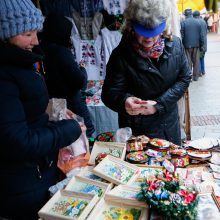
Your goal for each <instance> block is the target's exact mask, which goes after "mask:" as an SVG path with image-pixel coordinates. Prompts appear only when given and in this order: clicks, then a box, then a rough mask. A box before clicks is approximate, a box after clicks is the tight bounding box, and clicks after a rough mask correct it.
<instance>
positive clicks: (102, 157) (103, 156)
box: [95, 152, 108, 165]
mask: <svg viewBox="0 0 220 220" xmlns="http://www.w3.org/2000/svg"><path fill="white" fill-rule="evenodd" d="M107 155H108V154H106V153H102V152H101V153H98V154H97V156H96V158H95V165H98V164H99V163H100V162H101V161H102V160H103V159H104V158H105V157H106V156H107Z"/></svg>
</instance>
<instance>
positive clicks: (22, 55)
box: [0, 41, 43, 67]
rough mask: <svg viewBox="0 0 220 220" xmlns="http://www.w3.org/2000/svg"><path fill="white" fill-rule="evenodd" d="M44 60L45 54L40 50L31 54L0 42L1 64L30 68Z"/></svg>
mask: <svg viewBox="0 0 220 220" xmlns="http://www.w3.org/2000/svg"><path fill="white" fill-rule="evenodd" d="M42 59H43V53H42V52H41V50H40V49H38V48H36V52H35V51H34V52H31V51H28V50H23V49H21V48H19V47H16V46H14V45H11V44H8V43H4V42H2V41H0V64H7V65H11V66H23V67H28V66H33V64H34V63H36V62H38V61H40V60H42Z"/></svg>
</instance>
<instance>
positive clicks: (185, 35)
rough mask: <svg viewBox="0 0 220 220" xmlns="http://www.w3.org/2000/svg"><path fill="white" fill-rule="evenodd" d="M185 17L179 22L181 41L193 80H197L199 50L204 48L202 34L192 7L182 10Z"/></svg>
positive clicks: (198, 73)
mask: <svg viewBox="0 0 220 220" xmlns="http://www.w3.org/2000/svg"><path fill="white" fill-rule="evenodd" d="M184 14H185V16H186V19H185V20H184V21H182V22H181V35H182V42H183V45H184V48H185V51H186V55H187V58H188V61H189V63H190V66H191V68H192V69H193V80H194V81H197V80H198V78H199V75H200V62H199V56H200V52H203V50H204V43H205V39H204V35H203V33H202V27H201V25H200V22H199V20H198V19H195V18H193V15H192V9H186V10H185V11H184Z"/></svg>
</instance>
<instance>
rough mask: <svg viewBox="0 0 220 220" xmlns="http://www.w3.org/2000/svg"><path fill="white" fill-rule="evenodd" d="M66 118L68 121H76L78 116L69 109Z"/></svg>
mask: <svg viewBox="0 0 220 220" xmlns="http://www.w3.org/2000/svg"><path fill="white" fill-rule="evenodd" d="M66 118H67V119H76V114H74V113H73V112H72V111H70V110H69V109H66Z"/></svg>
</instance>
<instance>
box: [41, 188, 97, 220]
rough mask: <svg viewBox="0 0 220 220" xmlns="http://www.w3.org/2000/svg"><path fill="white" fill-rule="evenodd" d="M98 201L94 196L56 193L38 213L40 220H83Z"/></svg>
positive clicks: (62, 191) (64, 191)
mask: <svg viewBox="0 0 220 220" xmlns="http://www.w3.org/2000/svg"><path fill="white" fill-rule="evenodd" d="M97 201H98V196H97V195H94V194H86V193H76V192H70V191H66V190H61V191H58V192H57V193H56V194H55V195H54V196H53V197H52V198H51V199H50V200H49V201H48V202H47V203H46V204H45V205H44V206H43V208H42V209H41V210H40V211H39V212H38V215H39V216H40V218H42V219H57V220H59V219H60V220H62V219H69V220H71V219H76V220H84V219H85V218H86V216H87V215H88V214H89V213H90V211H91V210H92V208H93V207H94V206H95V204H96V202H97Z"/></svg>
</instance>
